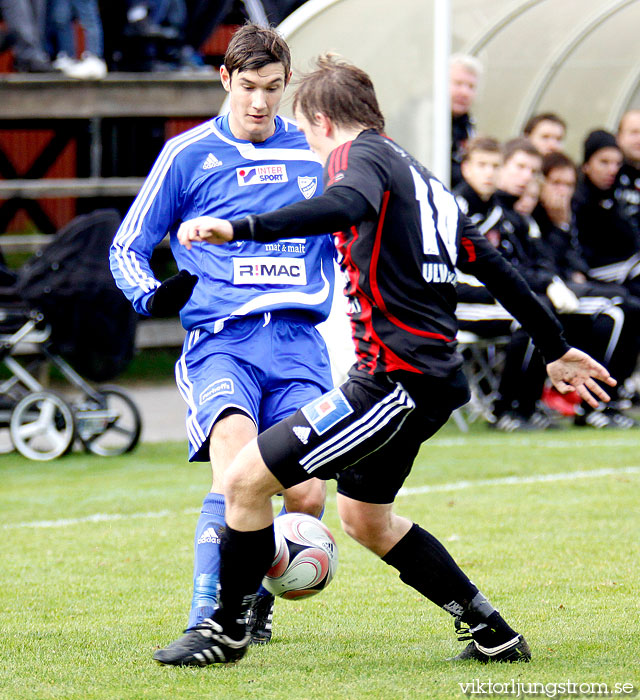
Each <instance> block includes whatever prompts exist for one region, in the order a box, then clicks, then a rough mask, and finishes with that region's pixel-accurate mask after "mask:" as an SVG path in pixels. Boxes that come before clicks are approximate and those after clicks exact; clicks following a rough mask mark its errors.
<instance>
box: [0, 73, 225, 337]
mask: <svg viewBox="0 0 640 700" xmlns="http://www.w3.org/2000/svg"><path fill="white" fill-rule="evenodd" d="M0 91H1V92H2V109H1V110H0V129H3V128H4V129H10V128H15V125H16V124H20V125H22V124H24V126H23V127H21V128H26V129H29V128H40V129H42V128H46V129H49V130H52V131H53V132H54V137H53V138H52V140H51V142H49V143H48V144H45V145H44V146H43V148H42V149H41V153H40V154H39V155H38V157H37V158H36V162H38V169H39V171H40V172H42V171H46V170H47V169H48V168H49V167H50V166H51V165H52V164H53V163H54V161H55V159H56V158H57V157H58V156H59V154H60V152H61V151H62V149H63V147H64V144H65V139H68V138H70V134H72V133H73V132H72V131H71V132H70V130H69V127H68V123H67V122H68V120H78V119H80V120H87V121H88V122H89V124H90V127H91V128H90V133H91V144H90V161H91V163H90V176H89V177H83V178H78V177H56V178H51V177H41V176H38V175H37V174H35V173H34V172H30V171H29V167H27V168H26V169H25V170H24V172H20V176H19V177H15V174H16V171H15V169H14V168H13V167H12V160H11V158H10V157H9V156H8V155H6V154H4V153H3V152H2V149H1V148H0V210H1V209H2V208H3V207H5V206H8V207H11V209H10V211H13V210H14V209H15V208H16V207H17V206H20V205H24V206H25V207H28V206H31V207H37V206H38V200H45V199H46V200H50V199H64V198H81V197H87V198H90V197H101V198H104V197H131V198H133V197H135V195H136V194H137V193H138V191H139V189H140V187H141V185H142V182H143V178H139V177H102V176H101V161H102V149H103V148H104V147H105V146H104V145H103V144H102V142H101V129H100V123H101V120H102V119H104V118H116V119H117V118H129V119H130V118H134V119H135V118H138V117H140V118H142V117H157V118H166V119H167V120H169V119H185V118H188V119H197V120H205V119H208V118H210V117H212V116H214V115H215V114H217V113H218V112H219V110H220V107H221V106H222V103H223V101H224V97H225V95H226V93H225V91H224V89H223V87H222V85H221V83H220V78H219V75H218V74H217V73H210V74H199V73H193V74H183V73H176V72H172V73H166V74H164V73H110V74H109V75H107V77H106V78H104V79H102V80H89V81H76V80H71V79H69V78H67V77H65V76H63V75H58V74H52V75H49V74H47V75H44V76H43V75H36V74H12V73H10V74H0ZM74 123H77V121H76V122H74ZM56 135H57V136H58V138H57V143H55V144H54V145H51V144H52V142H53V141H54V139H55V138H56ZM43 160H44V161H45V162H43ZM3 165H4V170H3ZM30 167H31V168H33V165H31V166H30ZM32 210H33V209H32ZM49 240H50V238H49V237H48V236H47V235H41V234H20V235H11V234H6V233H5V234H4V235H2V236H1V237H0V245H1V246H2V249H3V250H4V251H5V252H9V253H11V252H15V251H26V252H35V251H36V250H38V248H40V247H42V245H44V244H46V243H47V242H48V241H49ZM183 337H184V331H183V330H182V328H181V326H180V324H179V322H178V321H177V319H176V320H174V319H170V320H166V321H165V320H157V319H153V320H149V321H144V322H142V323H140V324H139V330H138V335H137V341H136V342H137V345H138V347H141V348H146V347H162V346H171V347H173V346H178V345H181V344H182V338H183Z"/></svg>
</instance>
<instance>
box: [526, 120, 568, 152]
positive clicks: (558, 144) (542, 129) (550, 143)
mask: <svg viewBox="0 0 640 700" xmlns="http://www.w3.org/2000/svg"><path fill="white" fill-rule="evenodd" d="M522 133H523V134H524V136H526V137H527V138H528V139H529V141H531V143H532V144H533V145H534V146H535V147H536V148H537V150H538V153H540V155H542V156H546V155H548V154H549V153H555V152H557V151H562V149H563V148H564V139H565V136H566V134H567V125H566V123H565V121H564V119H561V118H560V117H559V116H558V115H557V114H554V113H553V112H543V113H541V114H536V115H535V116H533V117H531V119H529V121H528V122H527V123H526V124H525V125H524V129H523V130H522Z"/></svg>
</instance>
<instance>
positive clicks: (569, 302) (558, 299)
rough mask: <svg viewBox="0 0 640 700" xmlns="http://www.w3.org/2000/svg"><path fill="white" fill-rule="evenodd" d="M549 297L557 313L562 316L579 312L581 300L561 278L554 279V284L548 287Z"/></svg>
mask: <svg viewBox="0 0 640 700" xmlns="http://www.w3.org/2000/svg"><path fill="white" fill-rule="evenodd" d="M547 296H548V297H549V299H551V303H552V304H553V306H554V307H555V309H556V311H557V312H558V313H561V314H572V313H574V312H575V311H577V310H578V306H580V300H579V299H578V297H577V296H576V295H575V294H574V293H573V292H572V291H571V290H570V289H569V287H567V285H566V284H565V283H564V282H563V281H562V280H561V279H560V278H559V277H554V278H553V282H551V284H550V285H549V286H548V287H547Z"/></svg>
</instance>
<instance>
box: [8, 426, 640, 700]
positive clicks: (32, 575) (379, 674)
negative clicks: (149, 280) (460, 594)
mask: <svg viewBox="0 0 640 700" xmlns="http://www.w3.org/2000/svg"><path fill="white" fill-rule="evenodd" d="M638 444H639V437H638V433H637V432H635V431H630V432H619V431H611V432H607V433H599V432H596V431H593V430H589V429H584V430H582V431H580V430H576V429H571V430H564V431H555V432H546V433H533V434H518V435H513V434H512V435H503V434H494V433H491V432H490V431H488V430H486V428H483V427H481V426H474V427H473V429H472V431H471V432H470V433H468V434H465V435H463V434H462V433H460V432H458V431H457V430H456V429H455V428H454V427H452V426H447V427H446V428H445V429H444V430H443V431H441V433H440V434H439V435H438V436H437V437H436V438H435V439H433V440H431V441H430V442H428V443H427V444H426V445H424V446H423V449H422V451H421V453H420V456H419V458H418V460H417V462H416V465H415V467H414V470H413V472H412V474H411V476H410V478H409V480H408V481H407V483H406V487H405V491H404V492H403V493H402V494H401V495H400V496H399V498H398V500H397V508H396V510H397V511H398V512H399V513H402V514H404V515H406V516H408V517H410V518H413V519H414V520H416V521H417V522H419V523H420V524H421V525H422V526H423V527H425V528H426V529H428V530H430V531H431V532H433V533H434V534H435V535H436V536H437V537H438V538H440V539H441V540H442V541H443V542H444V543H445V544H446V546H447V547H448V548H449V549H450V551H451V553H452V554H453V556H454V557H455V558H456V559H457V561H458V562H459V563H460V565H461V566H462V567H463V569H464V570H465V571H466V572H467V573H468V574H469V576H470V577H471V579H472V580H473V581H474V582H475V583H476V584H477V585H478V586H479V587H480V588H481V590H483V592H484V593H485V594H486V595H487V596H488V597H489V598H490V600H491V601H492V602H493V603H494V604H495V605H496V606H497V607H498V608H499V609H500V611H501V612H502V613H503V615H504V616H505V617H506V619H507V620H509V621H510V622H511V624H512V625H514V626H515V627H517V628H518V629H519V630H521V631H522V632H523V633H524V634H525V635H526V637H527V639H528V641H529V643H530V645H531V648H532V651H533V655H534V657H533V662H532V663H531V664H528V665H527V664H517V665H491V666H481V665H476V664H474V663H472V662H466V663H462V664H460V663H458V664H451V663H449V662H447V661H446V658H447V657H449V656H452V655H453V654H455V653H457V652H458V651H459V650H460V649H461V648H462V645H461V644H460V643H459V642H457V641H456V640H455V635H454V633H453V624H452V619H451V618H450V617H449V616H448V615H447V614H446V613H444V612H443V611H442V610H440V609H438V608H436V607H435V606H434V605H432V604H431V603H428V602H426V601H424V600H423V599H422V598H421V597H420V596H419V595H418V594H417V593H416V592H415V591H413V589H410V588H408V587H407V586H405V585H403V584H402V583H401V582H400V581H399V580H398V578H397V575H396V573H395V571H394V570H392V569H391V568H389V567H387V566H386V565H385V564H383V563H382V562H380V561H379V560H377V559H376V557H374V556H373V555H372V554H370V553H369V552H367V551H365V550H364V549H362V548H360V547H359V546H358V545H356V544H355V543H353V542H351V541H350V540H348V538H347V537H346V536H345V535H344V534H343V533H342V532H341V530H340V526H339V523H338V519H337V516H336V508H335V496H334V493H335V490H334V488H333V484H332V483H330V485H329V501H328V506H327V513H326V516H325V522H326V523H327V524H328V525H329V527H330V528H331V529H332V531H333V532H334V534H335V536H336V539H337V542H338V547H339V552H340V564H339V567H338V572H337V575H336V578H335V579H334V581H333V583H332V584H331V585H330V586H329V588H328V589H327V590H326V591H323V592H322V593H321V594H320V595H317V596H315V597H314V598H311V599H309V600H307V601H278V602H277V604H276V611H275V618H274V639H273V642H272V643H271V644H269V645H267V646H266V647H261V648H252V649H250V650H249V652H248V654H247V656H246V657H245V658H244V659H243V661H242V662H241V663H239V664H237V665H235V666H232V667H225V668H216V667H208V668H186V669H180V668H172V667H161V666H159V665H157V664H156V663H155V662H153V661H152V659H151V655H152V654H153V651H154V649H156V648H157V647H158V646H164V645H165V644H167V643H168V642H170V641H172V640H173V639H174V638H175V637H176V636H177V635H179V634H180V633H181V631H182V629H183V627H184V625H185V622H186V613H187V609H188V606H189V600H190V596H191V567H192V546H193V545H192V538H193V530H194V525H195V521H196V518H197V512H198V509H199V505H200V503H201V500H202V497H203V495H204V493H205V492H206V491H207V489H208V487H209V483H208V482H209V473H208V467H207V466H205V465H189V464H188V463H187V461H186V450H185V447H184V445H182V444H175V443H169V444H162V445H155V446H152V445H143V446H141V447H140V448H139V449H138V450H137V451H136V452H135V453H134V454H132V455H127V456H124V457H118V458H103V459H101V458H99V457H94V456H85V455H83V454H73V455H71V456H68V457H65V458H62V459H59V460H56V461H53V462H49V463H42V464H41V463H36V462H29V461H27V460H25V459H23V458H21V457H19V456H13V455H3V456H2V457H0V484H1V486H0V535H1V536H0V698H2V700H5V699H6V700H21V699H22V698H24V699H25V700H26V699H27V698H28V699H29V700H48V699H50V698H51V699H53V698H60V699H63V700H75V699H77V700H94V699H96V700H97V699H100V700H103V699H104V700H114V699H116V698H117V699H122V700H135V699H138V698H140V699H142V698H154V699H156V698H157V699H162V700H180V699H182V698H184V699H185V700H187V699H188V700H200V699H203V698H215V699H216V700H236V699H238V700H244V699H245V698H260V699H282V700H307V699H308V700H315V699H322V700H332V699H334V698H335V699H336V700H361V699H362V700H364V699H374V698H375V699H378V698H380V699H384V700H396V699H401V698H407V699H408V698H411V699H419V700H422V699H423V698H435V699H437V700H440V699H447V698H462V697H465V695H464V690H465V689H466V690H467V692H468V693H469V692H470V690H471V689H472V688H473V687H474V686H469V685H467V684H471V683H476V686H475V688H476V689H478V690H482V689H484V691H485V693H484V694H486V691H487V690H488V688H489V686H488V685H486V684H487V683H488V682H489V681H491V683H493V684H498V685H497V686H495V685H494V689H495V688H496V687H497V689H498V690H503V691H506V690H508V689H509V687H511V688H514V687H517V686H514V685H513V684H517V683H523V684H525V685H526V684H529V685H528V686H527V687H529V688H537V691H536V692H537V695H535V697H550V696H552V693H553V689H554V688H556V686H554V684H562V683H564V684H566V683H567V682H574V683H576V684H592V683H597V684H607V687H608V689H609V690H610V691H613V689H614V687H615V685H616V684H618V687H619V688H623V689H622V690H620V692H619V695H620V696H621V697H633V696H634V695H635V694H637V692H638V691H640V670H639V669H640V666H639V661H638V660H639V659H640V634H639V630H638V620H639V619H640V616H639V610H640V604H639V602H638V601H639V598H638V581H639V580H640V560H639V557H638V541H639V535H640V523H639V518H638V513H639V508H638V501H639V495H640V489H639V488H638V487H639V485H640V457H639V454H638ZM391 467H392V465H390V468H391ZM536 683H537V684H538V685H537V686H533V684H536ZM624 683H627V684H630V685H627V686H622V684H624ZM478 684H480V685H478ZM482 684H485V685H482ZM500 684H504V686H501V685H500ZM508 684H512V685H511V686H509V685H508ZM631 686H634V687H635V690H628V689H629V688H631ZM520 687H521V688H522V686H520ZM584 687H585V686H583V689H584ZM543 688H545V689H546V690H545V692H546V695H545V694H542V693H543V690H542V689H543ZM598 688H600V689H602V686H598ZM624 688H627V691H624ZM481 695H482V693H480V694H479V696H481ZM504 696H506V695H504V694H503V697H504ZM512 696H513V697H515V695H513V694H512ZM469 697H471V695H469ZM521 697H522V695H521ZM529 697H534V695H533V694H532V695H530V696H529ZM565 697H571V695H565ZM573 697H576V695H575V694H574V695H573Z"/></svg>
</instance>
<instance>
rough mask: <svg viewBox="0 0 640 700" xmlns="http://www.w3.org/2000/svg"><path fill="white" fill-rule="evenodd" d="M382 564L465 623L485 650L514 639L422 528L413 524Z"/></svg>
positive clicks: (502, 622) (498, 617)
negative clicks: (387, 565)
mask: <svg viewBox="0 0 640 700" xmlns="http://www.w3.org/2000/svg"><path fill="white" fill-rule="evenodd" d="M382 561H384V562H386V563H387V564H389V565H391V566H393V567H394V568H396V569H398V571H399V572H400V580H401V581H403V582H404V583H406V584H408V585H409V586H412V587H413V588H415V589H416V590H417V591H418V592H419V593H422V595H423V596H425V597H426V598H428V599H429V600H430V601H432V602H433V603H435V604H436V605H438V606H439V607H441V608H443V609H444V610H446V611H447V612H448V613H450V614H451V615H453V616H454V617H459V618H461V619H462V620H463V622H466V623H467V624H468V625H469V626H470V627H471V628H472V630H473V632H472V635H473V638H474V639H475V640H476V641H477V642H478V643H479V644H481V645H482V646H490V647H494V646H497V645H499V644H503V643H504V642H507V641H509V640H510V639H512V638H513V637H514V636H515V634H516V633H515V632H514V631H513V630H512V629H511V628H510V627H509V625H507V623H506V622H505V621H504V620H503V619H502V617H501V616H500V613H498V612H497V611H496V610H495V609H494V608H493V606H492V605H491V603H489V601H487V599H486V598H485V597H484V596H483V595H482V593H480V592H479V591H478V589H477V588H476V586H474V585H473V583H471V581H470V580H469V578H468V576H467V575H466V574H465V573H464V572H463V571H462V569H461V568H460V567H459V566H458V565H457V564H456V562H455V561H454V559H453V557H452V556H451V555H450V554H449V552H447V550H446V549H445V548H444V546H443V545H442V544H441V543H440V542H439V541H438V540H437V539H436V538H435V537H434V536H433V535H431V534H430V533H428V532H427V531H426V530H423V529H422V528H421V527H420V526H419V525H416V524H414V525H413V527H412V528H411V529H410V530H409V532H407V534H406V535H405V536H404V537H403V538H402V539H401V540H400V541H399V542H398V543H397V544H396V545H395V546H394V547H392V548H391V549H390V550H389V551H388V552H387V553H386V554H385V556H384V557H382Z"/></svg>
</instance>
